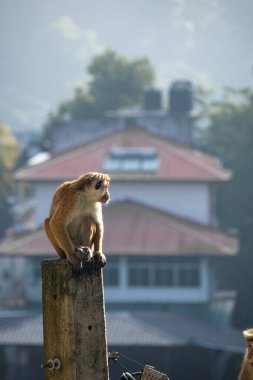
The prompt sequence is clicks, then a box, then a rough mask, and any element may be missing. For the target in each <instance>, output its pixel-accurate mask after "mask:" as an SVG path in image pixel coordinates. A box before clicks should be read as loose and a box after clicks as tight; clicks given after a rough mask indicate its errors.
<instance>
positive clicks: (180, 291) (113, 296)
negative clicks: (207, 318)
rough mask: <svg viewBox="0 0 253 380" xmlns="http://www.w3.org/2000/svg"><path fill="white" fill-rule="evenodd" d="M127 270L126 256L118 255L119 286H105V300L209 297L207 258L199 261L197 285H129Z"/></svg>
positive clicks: (181, 300)
mask: <svg viewBox="0 0 253 380" xmlns="http://www.w3.org/2000/svg"><path fill="white" fill-rule="evenodd" d="M105 270H106V269H105ZM127 272H128V260H127V258H126V257H120V259H119V286H115V287H113V286H105V300H106V302H110V303H113V302H116V303H117V302H120V303H124V302H141V303H145V302H148V303H152V302H153V303H157V302H159V303H166V302H173V303H184V302H186V303H188V302H190V303H205V302H208V301H209V299H210V287H209V283H210V280H209V263H208V260H207V259H202V260H201V261H200V286H199V287H192V288H191V287H183V288H179V287H178V288H177V287H150V286H148V287H147V286H143V287H140V286H129V284H128V274H127Z"/></svg>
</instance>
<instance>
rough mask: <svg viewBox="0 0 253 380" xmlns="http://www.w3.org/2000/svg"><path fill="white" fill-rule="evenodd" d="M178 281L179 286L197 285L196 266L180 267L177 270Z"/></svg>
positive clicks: (197, 273) (197, 272)
mask: <svg viewBox="0 0 253 380" xmlns="http://www.w3.org/2000/svg"><path fill="white" fill-rule="evenodd" d="M178 276H179V277H178V281H179V284H178V285H179V286H180V287H186V286H189V287H198V286H199V285H200V276H199V270H198V268H190V267H189V268H180V269H179V271H178Z"/></svg>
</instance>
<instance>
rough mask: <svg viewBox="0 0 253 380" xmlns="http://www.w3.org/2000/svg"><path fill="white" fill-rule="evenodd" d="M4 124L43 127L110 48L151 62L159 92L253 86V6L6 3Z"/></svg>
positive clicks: (1, 83) (1, 4)
mask: <svg viewBox="0 0 253 380" xmlns="http://www.w3.org/2000/svg"><path fill="white" fill-rule="evenodd" d="M0 28H1V32H0V120H1V121H4V122H5V123H7V124H8V125H10V126H11V127H12V128H13V129H15V130H21V129H24V128H29V129H31V128H32V129H36V128H39V127H41V126H42V124H43V122H44V121H45V118H46V115H47V113H48V112H49V111H50V110H55V109H56V107H57V105H58V104H59V102H60V101H62V100H64V99H66V98H69V97H71V95H72V93H73V88H74V87H75V85H77V84H79V83H81V82H84V81H85V79H86V77H85V69H86V67H87V64H88V63H89V62H90V59H91V57H93V56H94V54H98V53H101V52H102V51H103V50H104V49H105V48H106V47H111V48H112V49H114V50H115V51H117V52H119V53H121V54H124V55H126V56H128V57H130V58H137V57H140V56H143V55H147V56H148V57H149V58H150V60H151V63H152V64H153V66H154V68H155V71H156V74H157V75H156V85H157V87H161V88H162V89H164V90H167V88H168V86H169V83H170V82H171V81H172V80H173V79H175V78H179V77H180V78H182V77H183V78H190V79H192V80H193V81H194V82H195V83H201V84H204V85H206V86H209V87H214V88H218V87H219V86H222V85H229V86H236V87H241V86H247V85H250V86H252V84H253V71H252V65H253V1H252V0H124V1H123V0H100V1H99V0H90V1H88V0H68V1H66V0H0Z"/></svg>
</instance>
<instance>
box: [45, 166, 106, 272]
mask: <svg viewBox="0 0 253 380" xmlns="http://www.w3.org/2000/svg"><path fill="white" fill-rule="evenodd" d="M100 181H101V185H100V188H98V189H96V188H95V186H96V185H97V184H98V183H100ZM109 182H110V177H109V176H108V175H107V174H102V173H95V172H91V173H87V174H84V175H83V176H81V177H79V178H77V179H75V180H73V181H68V182H64V183H62V184H61V185H60V186H59V187H58V188H57V189H56V192H55V194H54V196H53V199H52V204H51V208H50V213H49V217H48V218H46V219H45V222H44V226H45V231H46V233H47V236H48V238H49V240H50V241H51V243H52V245H53V247H54V249H55V250H56V252H57V254H58V255H59V256H60V257H61V258H66V257H67V259H68V260H69V261H70V263H71V264H72V265H73V266H74V268H75V269H78V268H79V267H80V260H83V259H84V257H83V256H82V254H81V253H80V250H79V247H80V246H85V247H88V249H93V248H94V252H95V253H96V255H100V259H101V260H105V257H104V255H103V253H102V240H103V220H102V209H101V203H107V202H108V201H109V199H110V194H109V190H108V186H109Z"/></svg>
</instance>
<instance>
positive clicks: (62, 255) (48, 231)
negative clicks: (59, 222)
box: [44, 218, 66, 259]
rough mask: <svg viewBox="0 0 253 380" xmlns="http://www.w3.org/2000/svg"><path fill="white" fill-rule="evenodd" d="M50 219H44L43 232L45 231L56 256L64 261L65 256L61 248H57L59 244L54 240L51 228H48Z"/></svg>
mask: <svg viewBox="0 0 253 380" xmlns="http://www.w3.org/2000/svg"><path fill="white" fill-rule="evenodd" d="M49 221H50V219H49V218H46V219H45V221H44V228H45V231H46V234H47V237H48V239H49V240H50V241H51V243H52V246H53V247H54V249H55V250H56V252H57V254H58V255H59V256H60V258H61V259H66V255H65V252H64V251H63V250H62V249H61V247H60V246H59V243H58V241H57V240H56V238H55V237H54V234H53V232H52V230H51V227H50V223H49Z"/></svg>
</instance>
